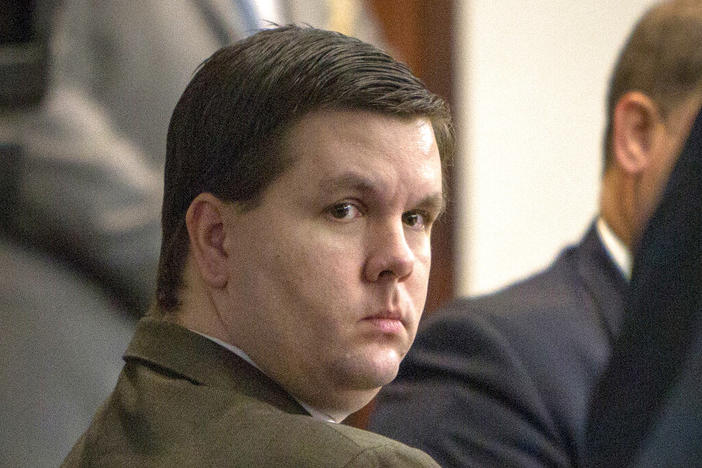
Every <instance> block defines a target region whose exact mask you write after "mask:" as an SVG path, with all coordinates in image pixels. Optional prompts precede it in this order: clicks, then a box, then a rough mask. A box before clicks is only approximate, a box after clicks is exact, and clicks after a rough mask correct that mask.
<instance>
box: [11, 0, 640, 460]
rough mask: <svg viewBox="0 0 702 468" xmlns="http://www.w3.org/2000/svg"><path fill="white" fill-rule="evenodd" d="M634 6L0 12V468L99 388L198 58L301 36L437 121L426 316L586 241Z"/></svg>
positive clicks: (66, 429)
mask: <svg viewBox="0 0 702 468" xmlns="http://www.w3.org/2000/svg"><path fill="white" fill-rule="evenodd" d="M652 3H653V2H652V1H651V0H621V1H619V2H608V1H605V0H590V1H588V2H571V1H570V0H533V1H530V2H528V3H527V2H523V1H518V0H501V1H500V2H494V1H488V0H139V1H137V0H115V1H110V2H103V1H98V0H43V1H42V0H35V1H29V0H0V271H2V279H1V280H0V330H2V331H1V332H0V333H2V335H0V363H1V364H0V402H1V403H2V404H0V420H1V421H3V425H4V430H3V435H2V436H0V465H1V466H55V465H57V464H58V463H59V461H60V460H61V459H62V458H63V456H65V454H66V453H67V452H68V450H69V449H70V447H71V446H72V444H73V442H74V441H75V440H76V439H77V437H78V436H79V435H80V433H81V432H82V431H83V430H84V429H85V427H87V425H88V422H89V420H90V417H91V416H92V414H93V413H94V411H95V410H96V408H97V406H98V405H99V404H100V402H101V401H102V400H103V399H104V398H105V397H106V396H107V395H108V394H109V391H110V390H111V389H112V387H113V386H114V383H115V381H116V376H117V374H118V372H119V369H120V368H121V359H120V356H121V353H122V352H123V351H124V349H125V347H126V344H127V342H128V340H129V338H130V336H131V331H132V328H133V326H134V323H135V320H136V319H137V318H138V317H139V316H140V315H141V314H142V313H143V312H144V311H145V309H146V307H147V306H148V303H149V301H150V298H151V294H152V293H153V287H154V281H155V268H156V263H157V260H158V249H159V243H160V196H161V184H162V181H161V170H162V166H163V162H164V156H165V141H166V131H167V126H168V121H169V119H170V115H171V112H172V109H173V107H174V106H175V103H176V102H177V100H178V98H179V97H180V94H181V93H182V91H183V89H184V88H185V86H186V85H187V83H188V81H189V79H190V77H191V76H192V73H193V71H194V69H195V68H196V67H197V65H199V64H200V63H201V62H202V60H204V59H205V58H206V57H208V56H209V55H210V54H211V53H212V52H214V51H215V50H217V49H218V48H220V47H221V46H223V45H226V44H227V43H230V42H232V41H235V40H237V39H240V38H242V37H245V36H246V35H247V34H249V33H251V32H253V31H255V30H256V29H257V28H259V27H265V26H267V25H269V24H270V23H271V22H273V23H278V24H285V23H288V22H299V23H308V24H311V25H314V26H318V27H322V28H326V29H334V30H338V31H341V32H343V33H346V34H350V35H355V36H358V37H360V38H362V39H364V40H367V41H369V42H372V43H375V44H376V45H378V46H380V47H381V48H385V49H387V50H388V51H390V52H391V53H392V54H393V55H394V56H396V57H397V58H399V59H400V60H402V61H405V62H406V63H407V64H408V65H409V66H410V68H412V70H413V71H414V72H415V74H417V75H418V76H419V77H420V78H422V79H423V80H424V82H425V83H426V84H427V86H428V87H429V88H430V89H431V90H433V91H434V92H436V93H437V94H439V95H441V96H442V97H444V98H445V99H447V100H448V101H449V103H450V104H451V107H452V110H453V113H454V118H455V121H456V127H457V134H458V141H459V145H458V152H457V155H456V160H455V164H454V167H453V168H452V170H451V174H450V175H451V178H450V186H451V188H452V195H451V198H452V201H451V204H450V206H449V211H448V213H447V216H445V217H444V218H443V220H442V221H441V222H440V223H439V224H438V226H437V227H436V230H435V232H434V234H433V249H434V251H433V254H434V257H433V268H432V275H431V279H430V290H429V291H430V292H429V297H428V301H427V313H431V312H432V311H434V310H435V309H436V308H437V307H438V306H439V305H441V304H443V303H444V302H446V301H447V300H449V299H451V298H452V297H454V296H456V295H470V294H479V293H484V292H488V291H491V290H494V289H496V288H498V287H500V286H501V285H504V284H506V283H509V282H511V281H513V280H515V279H517V278H520V277H523V276H526V275H527V274H529V273H531V272H533V271H534V270H536V269H538V268H540V267H542V266H545V265H546V264H547V263H549V262H550V261H551V259H552V258H553V256H554V255H555V253H556V252H557V251H558V250H559V249H560V248H561V247H562V246H563V245H565V244H567V243H569V242H571V241H575V240H577V239H578V238H579V237H580V235H581V234H582V233H583V232H584V231H585V229H586V228H587V227H588V225H589V223H590V222H591V220H592V218H593V216H594V215H595V214H596V206H597V197H598V186H599V177H600V172H601V159H602V151H601V146H602V137H603V130H604V102H605V90H606V87H607V82H608V79H609V72H610V69H611V67H612V65H613V63H614V61H615V58H616V57H615V55H616V53H617V50H618V49H619V48H620V47H621V45H622V43H623V41H624V37H625V35H626V34H627V32H628V31H629V30H630V28H631V26H632V25H633V22H634V21H635V19H636V18H637V17H639V16H640V15H641V13H642V12H643V11H644V9H646V8H647V7H648V6H650V5H651V4H652ZM349 422H350V423H351V424H355V425H359V426H363V425H364V424H365V413H364V412H363V411H362V412H361V413H359V414H358V415H355V416H352V417H351V418H350V420H349Z"/></svg>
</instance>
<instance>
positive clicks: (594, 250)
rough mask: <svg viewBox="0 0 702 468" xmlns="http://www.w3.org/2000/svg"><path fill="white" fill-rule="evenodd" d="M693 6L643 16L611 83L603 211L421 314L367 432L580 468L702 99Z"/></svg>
mask: <svg viewBox="0 0 702 468" xmlns="http://www.w3.org/2000/svg"><path fill="white" fill-rule="evenodd" d="M700 44H702V2H700V1H699V0H676V1H672V2H663V3H660V4H658V5H656V6H655V7H653V8H652V9H651V10H649V11H648V13H646V15H645V16H644V17H643V18H642V19H641V20H640V22H639V23H638V24H637V26H636V27H635V29H634V31H633V32H632V34H631V36H630V37H629V39H628V41H627V43H626V45H625V46H624V49H623V50H622V52H621V54H620V56H619V59H618V62H617V64H616V66H615V69H614V72H613V76H612V80H611V83H610V90H609V97H608V110H607V119H608V124H607V131H606V135H605V139H604V146H605V148H604V160H605V164H604V167H605V168H604V175H603V179H602V188H601V197H600V214H599V216H598V217H597V219H595V220H594V221H593V223H592V226H591V228H590V229H589V231H588V232H587V234H586V235H585V237H584V238H583V239H582V240H581V241H580V243H579V244H577V245H575V246H572V247H569V248H567V249H565V250H564V251H563V252H562V253H561V254H560V255H559V256H558V258H557V259H556V260H555V261H554V263H553V264H552V265H551V266H550V267H549V268H547V269H546V270H544V271H543V272H541V273H539V274H536V275H534V276H533V277H530V278H528V279H526V280H523V281H520V282H518V283H516V284H514V285H511V286H509V287H507V288H505V289H503V290H501V291H499V292H497V293H494V294H491V295H487V296H483V297H478V298H463V299H459V300H457V301H456V302H454V303H452V304H450V305H448V306H446V307H445V308H444V309H443V310H441V311H438V312H437V313H436V314H435V315H433V316H432V317H430V318H429V319H428V320H427V323H425V324H424V326H423V327H422V329H421V330H420V332H419V334H418V337H417V340H416V342H415V345H414V347H413V348H412V350H411V351H410V353H409V355H408V357H407V358H406V359H405V361H404V362H403V364H402V366H401V368H400V373H399V375H398V378H397V379H396V380H395V381H394V382H393V383H392V384H391V385H389V386H387V387H385V388H384V389H383V391H382V392H381V393H380V394H379V396H378V398H377V406H376V411H375V413H374V414H373V415H372V417H371V424H370V429H371V430H374V431H377V432H379V433H381V434H384V435H387V436H389V437H392V438H395V439H397V440H400V441H403V442H405V443H407V444H409V445H412V446H416V447H419V448H421V449H423V450H425V451H426V452H427V453H429V454H430V455H432V456H433V457H434V458H435V459H436V460H437V461H438V462H439V463H440V464H442V465H443V466H500V467H503V466H519V467H527V466H534V467H537V466H582V465H583V464H584V460H585V458H584V457H585V427H586V420H587V411H588V402H589V400H590V395H591V392H592V390H593V387H594V385H595V383H596V382H597V379H598V377H599V376H600V374H601V372H602V371H603V369H604V366H605V365H606V363H607V362H608V359H609V356H610V352H611V349H612V345H613V343H614V340H615V338H616V336H617V334H618V333H619V329H620V326H621V322H622V319H623V315H624V300H625V297H626V294H627V291H628V279H629V276H630V274H631V252H632V251H635V249H636V246H637V243H638V241H639V239H640V237H641V234H642V232H643V230H644V227H645V226H646V222H647V221H648V219H649V217H650V216H651V213H652V211H653V208H654V207H655V204H656V202H657V200H658V197H659V196H660V193H661V191H662V188H663V186H664V184H665V181H666V180H667V178H668V175H669V174H670V171H671V168H672V166H673V163H674V161H675V159H676V157H677V155H678V154H679V152H680V149H681V148H682V144H683V142H684V139H685V136H686V135H687V133H688V131H689V129H690V125H691V123H692V121H693V119H694V116H695V115H696V114H697V111H698V109H699V107H700V102H701V96H702V47H700Z"/></svg>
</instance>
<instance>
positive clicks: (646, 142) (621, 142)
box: [612, 91, 665, 175]
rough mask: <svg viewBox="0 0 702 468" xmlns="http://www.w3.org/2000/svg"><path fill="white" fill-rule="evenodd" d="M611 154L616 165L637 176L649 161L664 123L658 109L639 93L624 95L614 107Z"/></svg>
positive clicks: (649, 99) (633, 92)
mask: <svg viewBox="0 0 702 468" xmlns="http://www.w3.org/2000/svg"><path fill="white" fill-rule="evenodd" d="M612 119H613V132H612V152H613V159H614V161H615V162H616V164H617V165H618V166H619V167H621V168H622V169H623V170H624V171H625V172H627V173H629V174H634V175H635V174H638V173H640V172H641V171H642V170H643V169H645V168H646V167H647V166H648V164H649V163H650V162H651V158H652V152H653V149H654V145H655V144H656V139H657V137H658V136H659V132H661V131H664V130H665V127H664V122H663V119H662V117H661V115H660V112H659V110H658V106H657V105H656V104H655V103H654V102H653V100H652V99H651V98H649V97H648V96H646V95H645V94H643V93H641V92H638V91H631V92H628V93H626V94H624V95H623V96H622V97H621V98H619V101H617V104H616V106H615V108H614V115H613V117H612Z"/></svg>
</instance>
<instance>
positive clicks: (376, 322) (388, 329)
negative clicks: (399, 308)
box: [363, 311, 405, 333]
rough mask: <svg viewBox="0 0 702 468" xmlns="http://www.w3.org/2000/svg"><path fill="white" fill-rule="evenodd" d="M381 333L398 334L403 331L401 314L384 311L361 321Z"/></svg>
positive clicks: (403, 325)
mask: <svg viewBox="0 0 702 468" xmlns="http://www.w3.org/2000/svg"><path fill="white" fill-rule="evenodd" d="M363 322H367V323H370V324H371V325H372V326H374V327H375V328H377V329H379V330H380V331H381V332H383V333H400V332H401V331H403V330H404V329H405V324H404V322H403V320H402V314H401V313H399V312H392V311H384V312H381V313H378V314H375V315H371V316H369V317H366V318H364V319H363Z"/></svg>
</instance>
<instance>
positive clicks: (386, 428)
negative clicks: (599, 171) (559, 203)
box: [370, 225, 627, 467]
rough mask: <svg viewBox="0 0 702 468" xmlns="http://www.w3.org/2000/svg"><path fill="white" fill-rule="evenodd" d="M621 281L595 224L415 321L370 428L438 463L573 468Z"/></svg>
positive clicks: (612, 330)
mask: <svg viewBox="0 0 702 468" xmlns="http://www.w3.org/2000/svg"><path fill="white" fill-rule="evenodd" d="M626 288H627V285H626V281H625V279H624V278H623V276H622V275H621V273H620V272H619V271H618V270H617V268H616V267H615V265H614V264H613V263H612V261H611V260H610V258H609V256H608V254H607V253H606V251H605V250H604V248H603V246H602V244H601V241H600V240H599V237H598V235H597V233H596V230H595V229H594V225H593V227H592V228H591V229H590V231H589V232H588V233H587V235H586V236H585V238H584V239H583V240H582V241H581V243H580V244H578V245H577V246H575V247H571V248H568V249H566V250H564V251H563V252H562V253H561V254H560V255H559V257H558V258H557V259H556V260H555V262H554V263H553V264H552V265H551V266H550V267H549V268H548V269H546V270H545V271H543V272H542V273H540V274H537V275H536V276H533V277H531V278H529V279H527V280H525V281H523V282H520V283H517V284H515V285H512V286H510V287H508V288H507V289H504V290H502V291H500V292H498V293H495V294H492V295H488V296H484V297H479V298H476V299H460V300H458V301H456V302H454V303H452V304H450V305H449V306H448V307H446V308H445V309H444V310H442V311H439V312H437V313H436V314H435V315H434V316H431V317H429V319H428V320H427V321H426V322H425V323H424V324H423V325H422V329H421V331H420V332H419V334H418V337H417V340H416V341H415V344H414V345H413V347H412V349H411V350H410V352H409V355H408V356H407V358H406V359H405V360H404V362H403V364H402V365H401V368H400V373H399V376H398V378H397V379H396V380H395V382H394V383H393V384H391V385H389V386H387V387H386V388H384V389H383V390H382V391H381V393H380V395H379V397H378V399H377V407H376V410H375V413H374V414H373V415H372V416H371V425H370V428H371V430H373V431H377V432H379V433H381V434H385V435H387V436H389V437H392V438H394V439H397V440H400V441H402V442H405V443H407V444H410V445H412V446H415V447H419V448H421V449H423V450H425V451H426V452H427V453H429V454H430V455H432V456H433V457H434V458H435V459H436V460H437V461H438V462H439V463H440V464H441V465H442V466H461V467H463V466H480V467H489V466H496V467H508V466H515V467H530V466H534V467H537V466H538V467H542V466H574V465H578V464H579V463H580V461H581V460H582V457H583V445H584V431H585V420H586V413H587V404H588V396H589V394H590V391H591V389H592V387H593V386H594V384H595V382H596V379H597V377H598V375H599V374H600V372H601V371H602V369H603V367H604V365H605V363H606V362H607V359H608V357H609V353H610V348H611V345H612V342H613V336H614V335H615V334H616V333H617V330H618V327H619V322H620V320H621V315H622V310H623V296H624V294H625V291H626Z"/></svg>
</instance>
